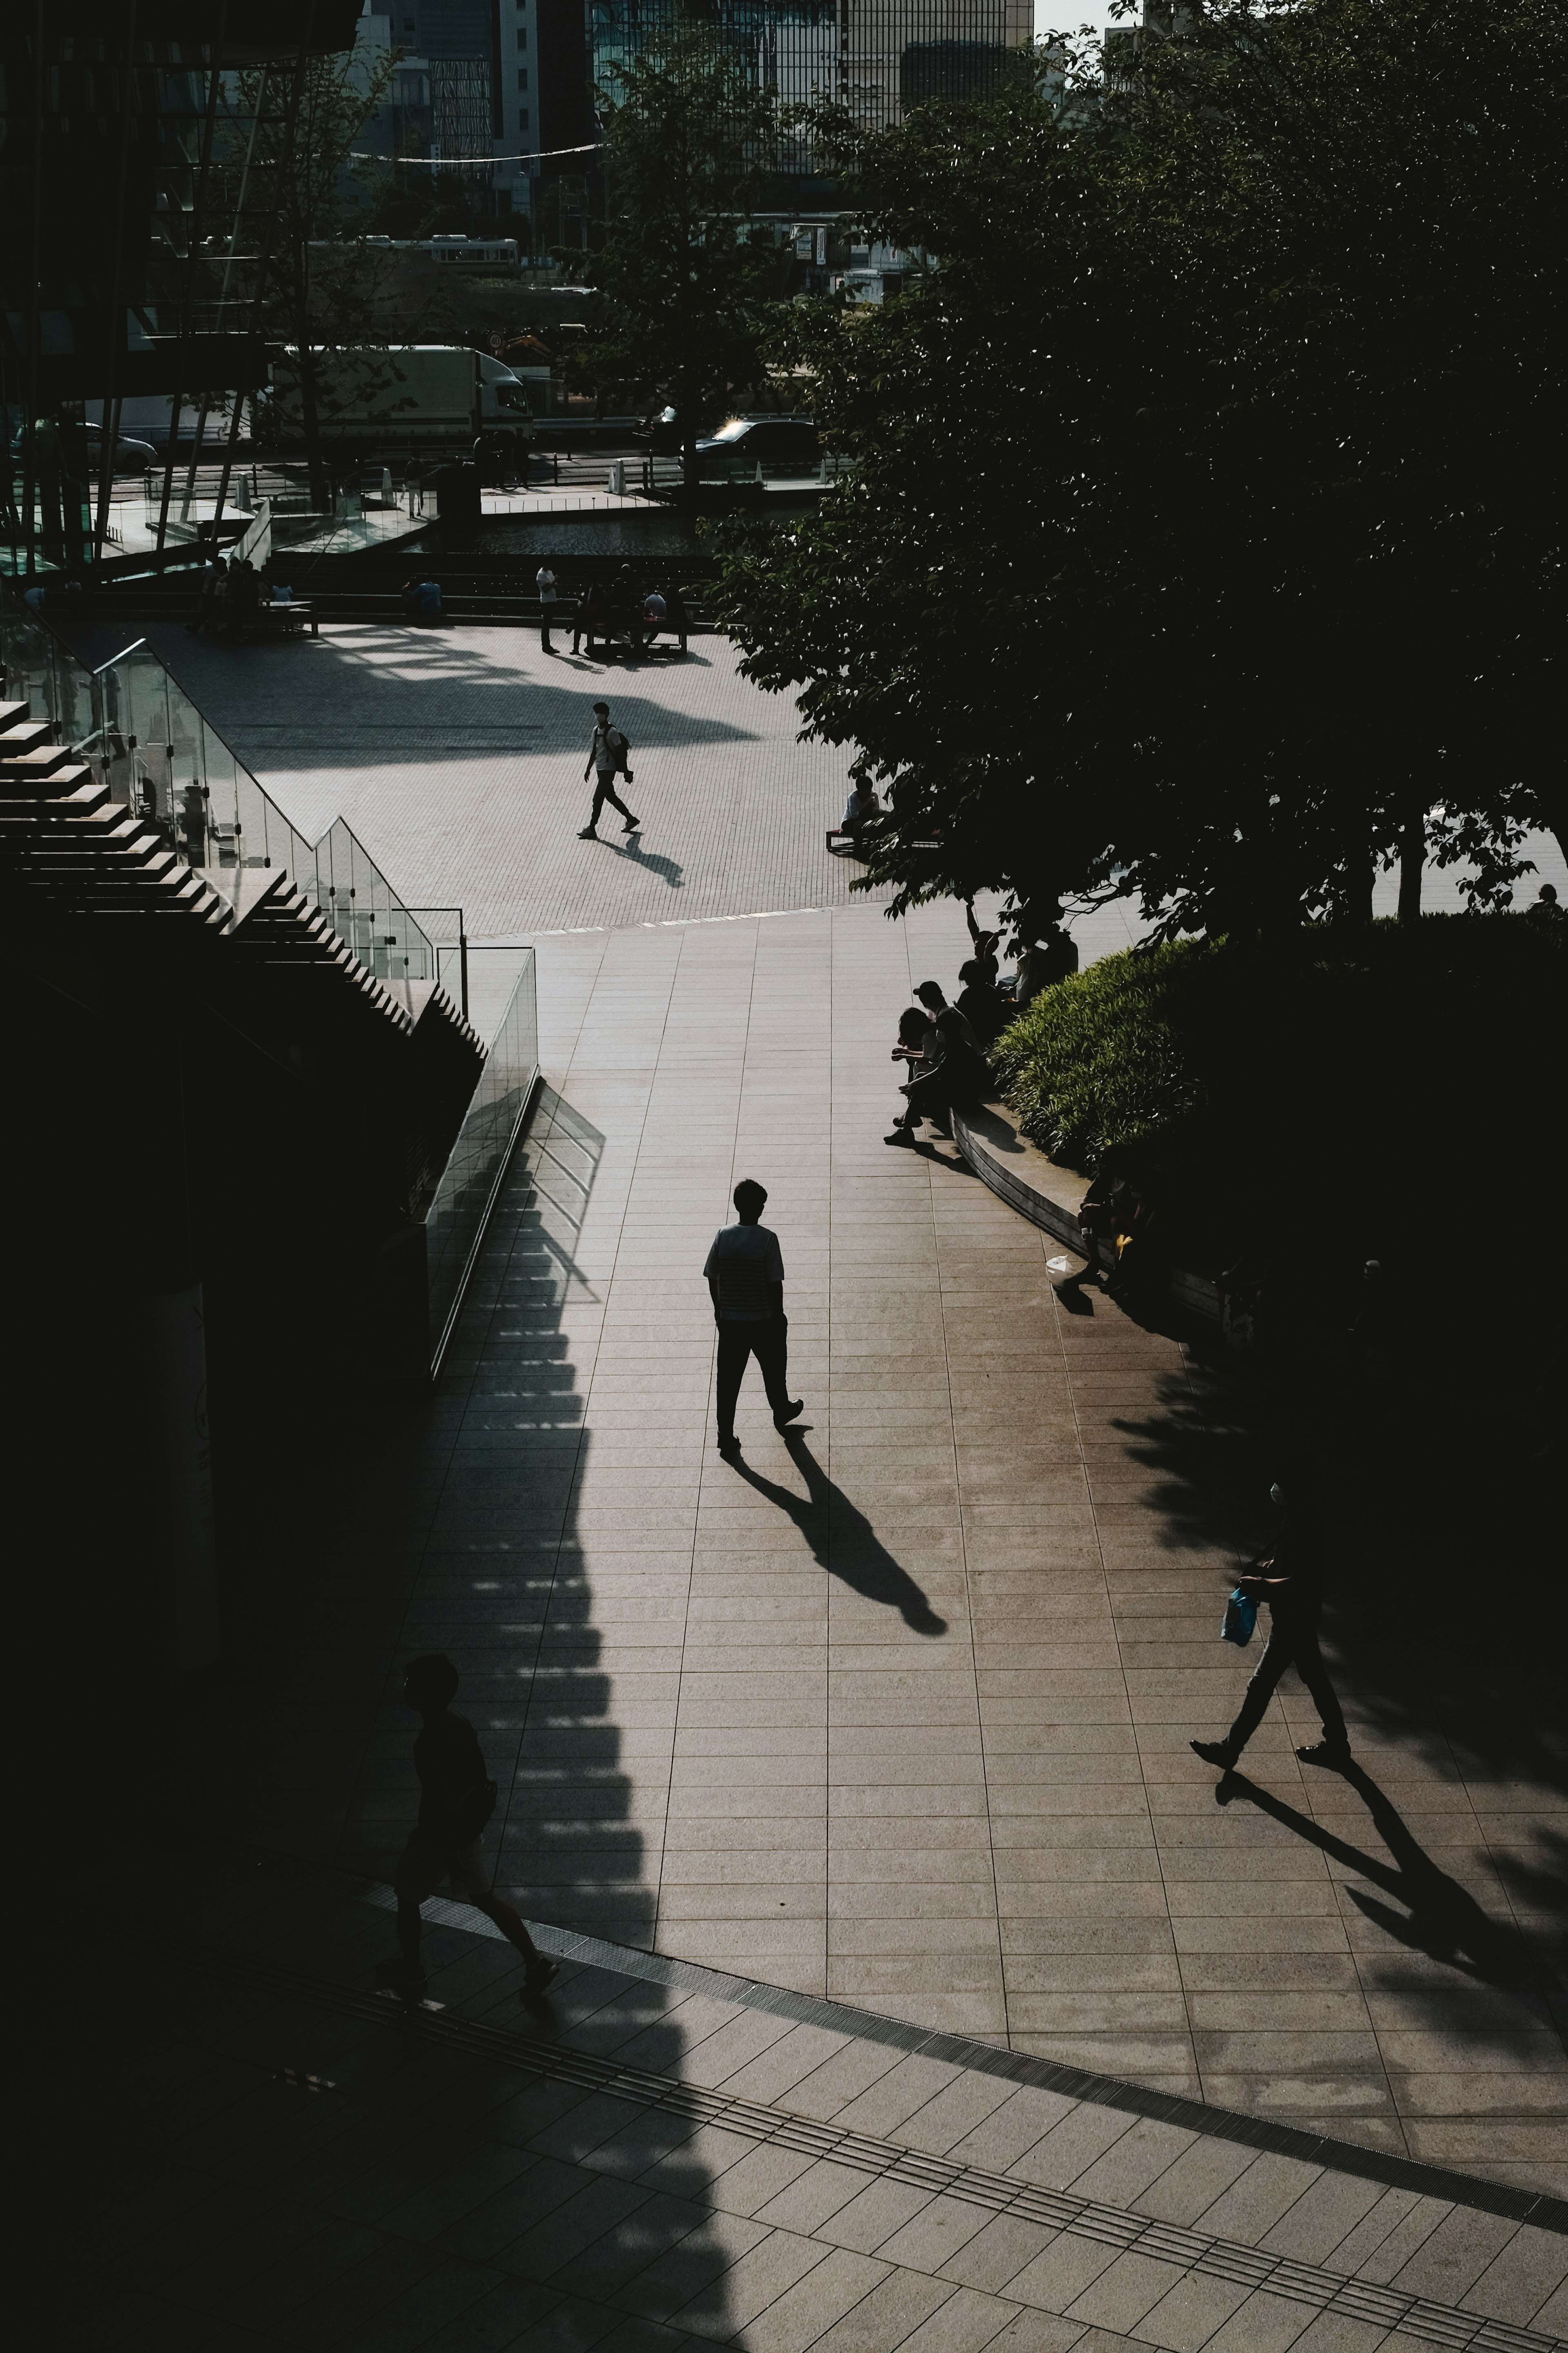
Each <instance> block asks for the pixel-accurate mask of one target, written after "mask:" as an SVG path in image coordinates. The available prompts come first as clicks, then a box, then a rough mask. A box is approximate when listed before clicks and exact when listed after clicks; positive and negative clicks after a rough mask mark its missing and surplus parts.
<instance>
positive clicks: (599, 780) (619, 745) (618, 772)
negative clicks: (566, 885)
mask: <svg viewBox="0 0 1568 2353" xmlns="http://www.w3.org/2000/svg"><path fill="white" fill-rule="evenodd" d="M631 749H632V747H631V745H630V744H628V743H627V741H626V737H625V736H624V735H623V734H622V733H621V731H620V729H619V728H618V727H612V726H611V724H610V706H609V704H608V703H607V702H595V705H594V740H593V742H592V743H591V744H589V746H588V765H587V766H586V767H585V768H584V771H583V782H584V784H586V783H587V781H588V779H589V777H590V776H592V777H593V778H594V812H593V815H592V816H591V817H590V818H589V819H588V822H587V824H586V825H585V826H584V828H583V830H582V831H581V833H580V834H579V835H578V837H577V839H578V840H579V841H597V839H599V836H598V832H597V827H598V823H599V811H600V810H601V809H602V808H603V807H604V806H605V802H606V801H608V802H609V803H610V804H611V806H612V807H614V808H618V809H619V810H620V813H621V815H622V817H623V818H625V819H626V823H625V825H624V826H623V827H622V828H621V830H622V832H623V833H636V831H637V819H636V818H635V817H634V816H633V815H632V813H631V811H630V809H629V808H627V807H626V803H625V801H624V800H622V798H621V797H620V795H619V793H617V792H616V777H617V776H625V778H626V782H627V784H628V785H629V784H630V783H631V780H632V772H631V770H630V768H629V767H628V766H627V765H626V762H627V761H628V759H629V758H630V757H631Z"/></svg>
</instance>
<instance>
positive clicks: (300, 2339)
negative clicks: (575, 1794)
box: [50, 1860, 1568, 2353]
mask: <svg viewBox="0 0 1568 2353" xmlns="http://www.w3.org/2000/svg"><path fill="white" fill-rule="evenodd" d="M385 1900H386V1891H385V1890H384V1888H380V1887H377V1886H375V1885H374V1884H371V1885H365V1884H356V1883H353V1881H352V1880H350V1879H348V1878H347V1877H346V1876H343V1875H334V1874H331V1873H321V1872H317V1873H311V1872H310V1871H308V1870H307V1871H300V1869H299V1868H298V1867H296V1866H293V1865H287V1864H285V1865H280V1864H279V1863H277V1862H255V1861H248V1860H247V1861H245V1862H238V1861H237V1862H235V1863H234V1864H232V1865H231V1866H230V1867H229V1869H228V1870H227V1871H223V1870H221V1869H220V1870H219V1871H217V1872H216V1873H211V1874H210V1875H209V1876H208V1878H207V1881H206V1883H205V1887H204V1888H202V1889H201V1890H200V1892H197V1891H196V1889H195V1886H194V1885H193V1881H192V1879H191V1878H190V1877H186V1878H184V1879H182V1881H181V1882H180V1883H178V1884H177V1885H176V1886H174V1888H173V1889H169V1890H163V1889H161V1890H159V1891H157V1894H156V1898H155V1909H154V1910H153V1913H152V1915H151V1916H150V1917H149V1918H148V1919H147V1920H145V1921H144V1922H141V1923H139V1924H138V1925H139V1927H140V1930H141V1934H140V1935H139V1936H138V1938H137V1940H136V1959H135V1961H134V1962H133V1963H132V1967H133V1968H134V1967H135V1966H137V1965H138V1964H140V1965H142V1966H144V1967H145V1968H146V1969H147V1972H148V1977H147V1982H146V1983H145V1984H144V1985H143V1984H141V1983H138V1982H136V1981H135V1979H134V1978H132V1977H131V1976H129V1975H128V1974H127V1973H126V1971H125V1970H124V1969H121V1970H119V1971H117V1972H116V1973H115V1975H114V1976H113V1977H111V1978H110V1979H109V1980H108V1981H107V1983H106V1986H105V1989H104V1993H105V1998H106V2000H107V2002H108V2003H109V2004H110V2005H112V2004H113V2003H114V2002H115V2001H117V2000H118V2001H124V2002H125V2003H126V2004H127V2014H126V2015H125V2017H124V2018H123V2019H122V2020H119V2021H114V2023H115V2024H116V2025H117V2026H118V2027H119V2029H120V2041H119V2045H118V2048H117V2050H116V2052H115V2054H114V2056H113V2057H112V2059H110V2060H108V2061H107V2062H105V2061H101V2060H100V2061H96V2062H95V2063H94V2065H93V2071H92V2099H91V2114H92V2123H93V2129H92V2132H91V2134H90V2136H89V2137H88V2138H87V2140H86V2141H85V2143H84V2144H83V2145H82V2147H80V2148H79V2149H78V2150H76V2151H74V2152H73V2157H72V2161H71V2175H70V2180H69V2185H68V2194H69V2198H70V2200H71V2211H73V2212H78V2213H79V2212H80V2211H82V2209H83V2204H84V2200H85V2201H86V2202H88V2203H89V2206H91V2207H96V2209H97V2210H98V2211H96V2213H95V2214H94V2218H93V2221H92V2224H91V2227H90V2229H89V2231H87V2232H84V2234H83V2243H82V2245H81V2248H80V2251H79V2256H78V2259H77V2260H76V2261H75V2262H73V2263H72V2265H71V2267H70V2269H69V2271H68V2274H67V2275H66V2276H65V2277H63V2278H62V2279H60V2280H58V2281H56V2282H54V2283H52V2284H51V2297H50V2304H51V2316H53V2317H54V2319H55V2325H56V2334H57V2336H58V2340H59V2341H60V2342H64V2341H66V2339H67V2337H70V2339H71V2340H72V2341H79V2342H82V2343H91V2344H93V2345H95V2346H103V2347H122V2348H147V2353H169V2348H172V2347H181V2348H212V2353H269V2348H284V2347H288V2348H326V2347H342V2348H353V2353H403V2348H409V2353H412V2348H425V2353H501V2348H510V2353H579V2348H581V2349H582V2353H585V2348H589V2347H592V2346H598V2347H600V2348H603V2353H681V2348H686V2353H697V2348H700V2347H703V2346H711V2345H713V2344H715V2343H725V2344H729V2345H730V2346H731V2347H734V2348H740V2353H807V2348H816V2353H983V2348H995V2353H1003V2348H1006V2353H1133V2348H1135V2347H1136V2348H1163V2353H1288V2348H1297V2353H1380V2348H1381V2353H1421V2348H1427V2347H1431V2346H1438V2347H1443V2348H1449V2353H1470V2349H1471V2348H1474V2353H1547V2348H1548V2346H1549V2345H1550V2344H1551V2343H1552V2341H1553V2339H1554V2338H1557V2339H1558V2341H1559V2342H1560V2338H1559V2337H1558V2333H1559V2332H1561V2331H1562V2330H1563V2327H1568V2287H1564V2285H1563V2280H1564V2274H1565V2273H1568V2237H1564V2236H1563V2234H1562V2232H1561V2230H1560V2229H1554V2228H1542V2227H1539V2226H1538V2225H1537V2223H1535V2222H1534V2221H1531V2220H1529V2219H1521V2216H1520V2214H1519V2213H1518V2212H1517V2211H1506V2210H1508V2209H1509V2208H1510V2205H1511V2206H1512V2207H1515V2208H1517V2207H1518V2205H1520V2204H1521V2202H1522V2201H1520V2200H1517V2199H1513V2200H1510V2198H1509V2196H1508V2195H1507V2194H1506V2193H1503V2194H1500V2195H1496V2196H1494V2197H1493V2198H1491V2199H1490V2200H1488V2199H1487V2198H1486V2197H1485V2195H1484V2194H1483V2195H1482V2196H1481V2197H1480V2199H1479V2200H1473V2199H1471V2198H1469V2197H1468V2195H1467V2194H1466V2193H1465V2192H1464V2190H1463V2189H1462V2187H1461V2188H1460V2189H1459V2190H1458V2195H1456V2194H1454V2192H1453V2190H1452V2189H1447V2191H1445V2186H1444V2185H1440V2184H1422V2183H1419V2182H1413V2181H1391V2180H1388V2179H1379V2178H1378V2172H1377V2164H1378V2161H1377V2160H1375V2159H1370V2160H1368V2162H1367V2165H1366V2167H1365V2168H1363V2170H1360V2171H1357V2170H1355V2169H1354V2168H1353V2166H1352V2167H1351V2168H1346V2167H1345V2166H1343V2165H1337V2166H1336V2165H1335V2164H1333V2163H1328V2164H1324V2163H1321V2162H1317V2161H1313V2160H1312V2159H1310V2158H1303V2157H1301V2156H1299V2155H1291V2154H1287V2153H1284V2152H1282V2151H1280V2150H1278V2149H1269V2148H1259V2147H1257V2146H1249V2145H1247V2141H1246V2139H1245V2137H1238V2136H1237V2133H1236V2132H1235V2131H1234V2130H1229V2131H1226V2130H1225V2129H1222V2130H1221V2131H1220V2132H1219V2133H1217V2134H1216V2133H1213V2132H1205V2131H1199V2130H1194V2129H1193V2128H1192V2124H1191V2122H1190V2121H1187V2120H1184V2119H1182V2118H1178V2117H1161V2116H1157V2115H1154V2114H1151V2113H1148V2112H1147V2107H1145V2112H1143V2113H1140V2112H1139V2106H1138V2104H1137V2102H1136V2100H1135V2099H1134V2100H1130V2099H1128V2098H1127V2097H1126V2096H1125V2095H1123V2094H1121V2093H1119V2092H1118V2091H1117V2090H1116V2088H1115V2087H1114V2086H1110V2085H1100V2086H1091V2087H1089V2091H1088V2093H1087V2094H1085V2093H1083V2092H1080V2091H1075V2090H1071V2089H1067V2088H1063V2087H1061V2086H1059V2085H1054V2084H1049V2083H1047V2082H1044V2081H1041V2080H1022V2081H1020V2080H1019V2070H1018V2067H1017V2063H1016V2062H1015V2061H1012V2060H1009V2059H1006V2058H1001V2059H999V2060H996V2063H993V2064H990V2065H987V2064H984V2062H986V2061H988V2060H994V2059H995V2054H991V2053H987V2052H979V2051H973V2050H971V2051H968V2052H966V2051H965V2050H964V2049H963V2048H962V2047H961V2046H954V2045H944V2046H942V2047H940V2048H939V2047H938V2045H937V2043H936V2042H931V2041H925V2040H922V2038H921V2037H920V2036H919V2035H913V2034H909V2033H900V2031H899V2030H897V2029H889V2028H886V2027H882V2026H879V2024H878V2023H877V2022H876V2021H864V2022H863V2026H862V2028H860V2029H858V2028H857V2025H856V2022H855V2021H854V2019H853V2017H852V2016H850V2015H848V2014H847V2013H843V2012H838V2013H834V2012H832V2011H830V2010H827V2009H826V2006H825V2005H821V2004H812V2003H809V2002H795V2003H791V2002H790V2001H789V2000H787V1999H784V2000H781V1999H779V1998H777V1997H773V1996H769V1995H766V1994H759V1992H758V1989H754V1988H746V1987H738V1986H735V1985H733V1984H731V1983H730V1982H729V1981H727V1980H723V1979H715V1978H711V1977H710V1975H709V1974H708V1973H707V1972H705V1971H702V1970H699V1969H695V1968H691V1967H689V1965H684V1964H679V1963H673V1964H670V1963H661V1962H659V1961H658V1960H657V1959H647V1960H639V1959H638V1957H637V1956H635V1955H634V1956H619V1957H617V1956H616V1955H615V1954H614V1953H610V1952H604V1951H601V1950H599V1949H598V1948H595V1947H591V1946H588V1945H586V1944H585V1943H584V1940H582V1939H580V1938H574V1937H572V1936H561V1935H559V1934H556V1935H553V1936H550V1937H549V1938H548V1942H549V1943H550V1946H551V1948H552V1950H554V1951H557V1952H560V1953H562V1954H563V1957H564V1965H563V1968H562V1972H561V1975H560V1977H559V1978H558V1979H557V1982H556V1984H555V1986H554V1987H553V1988H552V1992H551V1996H550V1998H549V2000H548V2001H547V2002H546V2003H540V2004H534V2005H531V2006H530V2007H529V2008H527V2009H525V2010H521V2011H520V2010H519V2008H518V2004H517V1996H516V1987H517V1971H516V1968H515V1966H514V1957H513V1956H512V1954H511V1951H510V1947H508V1946H506V1945H504V1944H502V1943H500V1942H499V1941H497V1940H495V1939H494V1938H490V1939H486V1938H482V1937H479V1936H474V1935H472V1934H468V1933H464V1932H463V1931H462V1930H461V1929H460V1928H458V1927H454V1926H442V1925H436V1926H433V1927H432V1928H431V1929H430V1931H429V1932H428V1934H427V1936H426V1953H427V1958H428V1961H429V1964H430V1967H431V1971H432V1974H431V1979H430V1998H429V2000H428V2002H427V2004H426V2006H425V2007H423V2008H422V2009H420V2010H416V2011H414V2012H412V2013H405V2012H404V2011H403V2010H401V2008H400V2006H399V2005H398V2004H396V2003H395V2002H394V2001H391V2000H388V1999H387V1998H385V1997H378V1996H376V1995H375V1994H374V1992H372V1991H370V1990H369V1986H370V1982H371V1978H372V1976H373V1966H374V1962H375V1961H376V1959H377V1958H378V1957H381V1956H382V1955H383V1954H384V1952H385V1950H386V1947H387V1943H388V1935H387V1931H388V1929H389V1927H390V1925H391V1924H390V1921H389V1919H388V1916H387V1913H386V1911H385V1909H384V1908H380V1907H382V1906H384V1903H385ZM432 1908H433V1910H436V1911H437V1912H440V1911H443V1910H445V1911H446V1912H447V1913H450V1909H451V1907H440V1906H436V1907H432ZM463 1916H465V1917H466V1918H468V1919H469V1920H472V1919H473V1917H474V1915H472V1914H471V1913H468V1914H467V1915H463ZM1046 2072H1047V2071H1044V2070H1041V2069H1039V2068H1035V2069H1033V2070H1027V2069H1026V2070H1025V2071H1024V2073H1025V2076H1026V2078H1027V2077H1028V2076H1030V2075H1032V2076H1033V2077H1034V2078H1036V2079H1038V2078H1040V2077H1041V2076H1042V2075H1043V2074H1044V2073H1046ZM1199 2121H1202V2119H1200V2120H1199ZM1396 2169H1397V2168H1390V2170H1396ZM1548 2219H1549V2220H1550V2221H1553V2222H1557V2223H1560V2222H1561V2220H1562V2216H1561V2212H1560V2211H1559V2213H1558V2214H1557V2215H1556V2216H1554V2217H1551V2218H1548ZM73 2324H74V2325H73Z"/></svg>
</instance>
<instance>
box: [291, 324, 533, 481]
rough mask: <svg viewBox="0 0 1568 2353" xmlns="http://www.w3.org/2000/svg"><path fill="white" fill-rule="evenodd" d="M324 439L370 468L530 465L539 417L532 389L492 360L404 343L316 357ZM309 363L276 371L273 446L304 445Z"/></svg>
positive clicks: (453, 347) (450, 346)
mask: <svg viewBox="0 0 1568 2353" xmlns="http://www.w3.org/2000/svg"><path fill="white" fill-rule="evenodd" d="M316 361H317V367H316V401H317V417H318V425H319V429H320V432H321V438H322V440H323V441H324V442H326V443H327V444H328V445H329V446H330V447H331V449H332V450H333V451H334V453H339V452H341V453H342V455H344V456H349V455H353V456H356V457H361V458H366V457H370V456H372V455H374V454H379V453H381V452H383V451H386V450H390V449H394V448H396V449H408V450H413V451H417V452H419V453H421V454H423V453H424V452H426V451H429V452H431V453H432V454H434V453H435V452H437V451H441V452H443V453H445V454H446V455H447V456H450V457H463V458H467V457H468V456H470V455H478V454H481V453H482V455H483V456H484V457H486V458H489V459H507V458H510V459H523V458H524V457H526V455H527V452H528V450H529V448H531V444H532V441H533V408H532V403H531V400H530V398H529V396H528V391H527V388H526V386H525V385H522V384H521V383H520V382H519V381H518V378H517V377H516V376H515V375H513V374H512V372H511V370H510V368H509V367H503V366H502V364H501V363H500V360H497V359H492V358H491V357H490V355H489V352H472V351H468V350H466V349H465V348H464V347H463V346H462V345H461V344H459V343H395V344H394V345H393V346H392V347H391V349H390V350H385V351H377V350H373V349H366V350H364V351H363V352H359V351H342V350H334V349H326V350H322V351H320V352H318V353H317V355H316ZM268 405H269V406H270V408H271V411H272V416H271V420H270V422H271V427H272V438H274V440H275V441H277V442H279V443H284V444H286V443H288V442H290V441H298V440H300V438H303V435H304V430H305V425H304V416H303V412H302V403H301V385H300V364H299V353H298V351H297V349H296V348H294V347H292V346H290V347H289V348H288V349H286V350H285V351H283V352H281V353H279V355H278V357H277V358H276V359H275V360H274V362H273V366H272V388H271V394H270V398H269V404H268Z"/></svg>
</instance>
